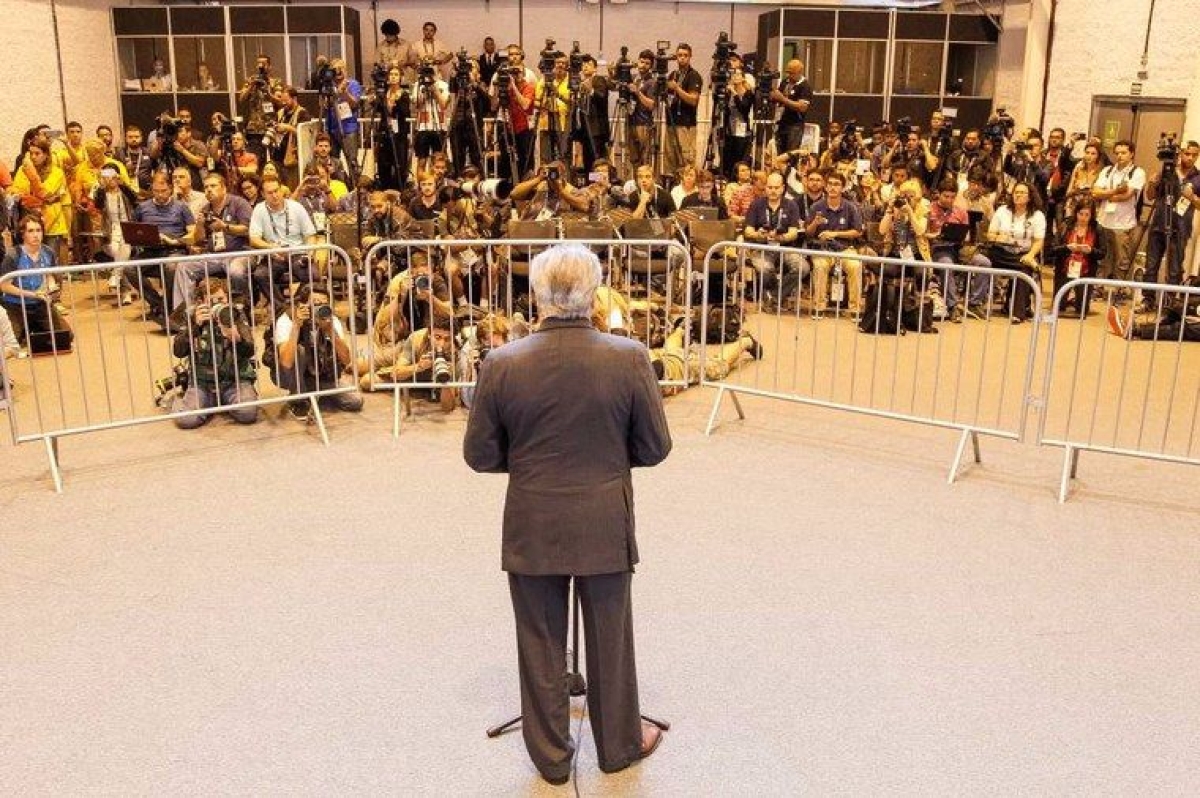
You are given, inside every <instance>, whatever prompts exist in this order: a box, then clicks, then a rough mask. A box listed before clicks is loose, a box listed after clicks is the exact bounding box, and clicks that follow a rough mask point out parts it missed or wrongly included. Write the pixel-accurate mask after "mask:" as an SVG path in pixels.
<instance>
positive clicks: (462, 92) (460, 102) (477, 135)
mask: <svg viewBox="0 0 1200 798" xmlns="http://www.w3.org/2000/svg"><path fill="white" fill-rule="evenodd" d="M477 92H478V89H477V88H476V87H475V85H474V84H467V85H465V86H464V85H458V86H456V87H455V90H454V96H453V97H452V98H451V100H450V108H449V110H448V111H447V117H448V118H449V120H450V124H449V128H450V129H449V135H448V136H447V137H446V138H447V139H448V140H449V142H448V143H449V146H450V159H451V161H452V162H453V163H454V169H455V171H456V172H458V174H459V175H462V170H463V169H465V168H466V166H467V164H468V163H472V164H474V165H475V166H476V167H478V168H479V171H480V173H481V174H482V173H483V134H482V133H481V132H480V125H479V115H478V114H477V113H476V112H475V98H476V96H477ZM464 108H465V111H463V110H461V109H464ZM460 111H461V116H460ZM464 127H465V130H464ZM464 133H465V134H466V135H465V136H464V135H463V134H464ZM472 155H473V156H474V159H475V161H478V163H475V161H473V160H472Z"/></svg>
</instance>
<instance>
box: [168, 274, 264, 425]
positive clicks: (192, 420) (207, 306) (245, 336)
mask: <svg viewBox="0 0 1200 798" xmlns="http://www.w3.org/2000/svg"><path fill="white" fill-rule="evenodd" d="M198 289H199V293H200V296H201V301H200V302H199V303H198V304H196V305H194V306H193V307H192V309H191V312H190V313H189V314H188V316H187V320H188V323H187V325H185V326H182V327H181V329H180V330H179V331H178V332H176V333H175V338H174V340H173V342H172V346H171V349H172V352H173V353H174V355H175V357H178V358H184V359H186V360H187V361H188V371H189V373H190V374H191V379H190V382H189V384H188V388H187V391H186V392H184V394H183V395H182V396H181V397H179V398H178V399H176V400H175V403H174V404H173V405H172V406H171V412H173V413H180V412H184V411H189V410H192V411H194V410H204V409H206V408H210V407H212V408H216V407H220V406H222V405H236V404H241V403H243V402H253V401H255V400H256V399H258V389H257V388H255V386H254V381H255V379H256V378H257V364H256V363H255V362H254V338H253V336H252V334H251V332H250V324H249V323H248V322H247V321H246V318H245V316H244V315H243V314H242V312H241V310H239V309H238V308H236V307H234V306H233V305H231V304H230V302H229V288H228V287H227V286H226V284H225V281H224V280H221V279H219V278H216V277H210V278H209V279H207V280H204V281H203V282H201V283H200V285H199V286H198ZM228 412H229V415H230V416H231V417H232V418H233V420H234V421H236V422H237V423H239V424H253V423H254V422H256V421H258V408H257V407H236V408H233V409H231V410H229V411H228ZM211 418H212V414H211V413H201V414H196V415H190V416H181V417H179V418H176V419H175V426H177V427H179V428H180V429H197V428H198V427H202V426H204V425H205V424H207V423H208V421H209V419H211Z"/></svg>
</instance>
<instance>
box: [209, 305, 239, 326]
mask: <svg viewBox="0 0 1200 798" xmlns="http://www.w3.org/2000/svg"><path fill="white" fill-rule="evenodd" d="M208 319H209V323H210V324H213V323H215V324H217V325H219V326H221V327H232V326H233V305H230V304H228V303H226V302H214V303H213V304H212V305H209V307H208Z"/></svg>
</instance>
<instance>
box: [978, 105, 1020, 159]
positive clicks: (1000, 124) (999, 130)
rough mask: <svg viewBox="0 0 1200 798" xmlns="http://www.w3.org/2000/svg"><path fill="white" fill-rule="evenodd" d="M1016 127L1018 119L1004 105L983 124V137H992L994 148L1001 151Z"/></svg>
mask: <svg viewBox="0 0 1200 798" xmlns="http://www.w3.org/2000/svg"><path fill="white" fill-rule="evenodd" d="M1016 128H1017V120H1015V119H1013V118H1012V117H1011V116H1009V115H1008V110H1007V109H1006V108H1005V107H1004V106H1000V107H999V108H997V109H996V113H995V114H993V115H992V118H991V119H989V120H988V121H987V124H986V125H984V126H983V137H984V138H985V139H990V140H991V142H992V146H993V149H995V150H996V151H997V152H999V151H1000V148H1001V147H1003V146H1004V142H1005V141H1007V140H1009V139H1011V138H1012V135H1013V131H1014V130H1016Z"/></svg>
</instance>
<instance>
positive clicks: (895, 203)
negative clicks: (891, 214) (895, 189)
mask: <svg viewBox="0 0 1200 798" xmlns="http://www.w3.org/2000/svg"><path fill="white" fill-rule="evenodd" d="M892 207H893V208H905V207H908V200H906V199H905V198H904V197H896V198H895V199H894V200H892Z"/></svg>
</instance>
